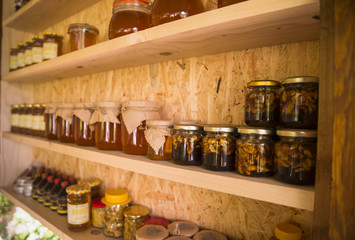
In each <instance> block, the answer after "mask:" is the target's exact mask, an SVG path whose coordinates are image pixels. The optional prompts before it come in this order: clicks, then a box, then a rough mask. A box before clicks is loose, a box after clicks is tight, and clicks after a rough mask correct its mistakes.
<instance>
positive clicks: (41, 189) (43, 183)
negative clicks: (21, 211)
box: [37, 174, 53, 203]
mask: <svg viewBox="0 0 355 240" xmlns="http://www.w3.org/2000/svg"><path fill="white" fill-rule="evenodd" d="M43 176H44V178H43ZM48 178H51V179H52V181H53V176H48V174H45V175H44V174H42V180H41V182H40V183H39V185H38V189H37V201H38V202H40V203H43V200H44V199H43V192H44V187H45V186H46V185H47V183H48Z"/></svg>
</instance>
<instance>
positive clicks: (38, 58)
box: [32, 36, 43, 64]
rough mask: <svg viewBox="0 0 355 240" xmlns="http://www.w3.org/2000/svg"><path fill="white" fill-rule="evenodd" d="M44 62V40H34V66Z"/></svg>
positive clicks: (38, 38)
mask: <svg viewBox="0 0 355 240" xmlns="http://www.w3.org/2000/svg"><path fill="white" fill-rule="evenodd" d="M40 62H43V38H41V37H39V36H34V37H33V38H32V64H34V63H40Z"/></svg>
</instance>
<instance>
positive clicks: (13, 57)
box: [10, 55, 17, 69]
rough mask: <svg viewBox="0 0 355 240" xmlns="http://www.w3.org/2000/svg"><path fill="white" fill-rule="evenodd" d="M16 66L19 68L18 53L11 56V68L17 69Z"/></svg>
mask: <svg viewBox="0 0 355 240" xmlns="http://www.w3.org/2000/svg"><path fill="white" fill-rule="evenodd" d="M16 68H17V55H16V56H10V69H16Z"/></svg>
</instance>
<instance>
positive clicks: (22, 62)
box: [17, 52, 25, 67]
mask: <svg viewBox="0 0 355 240" xmlns="http://www.w3.org/2000/svg"><path fill="white" fill-rule="evenodd" d="M17 66H18V67H24V66H25V53H20V52H19V53H18V54H17Z"/></svg>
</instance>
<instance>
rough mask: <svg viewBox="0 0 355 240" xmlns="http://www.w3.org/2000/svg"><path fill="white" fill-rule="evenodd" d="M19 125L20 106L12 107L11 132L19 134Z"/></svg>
mask: <svg viewBox="0 0 355 240" xmlns="http://www.w3.org/2000/svg"><path fill="white" fill-rule="evenodd" d="M18 125H19V105H18V104H14V105H11V132H13V133H16V132H18Z"/></svg>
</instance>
